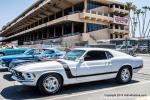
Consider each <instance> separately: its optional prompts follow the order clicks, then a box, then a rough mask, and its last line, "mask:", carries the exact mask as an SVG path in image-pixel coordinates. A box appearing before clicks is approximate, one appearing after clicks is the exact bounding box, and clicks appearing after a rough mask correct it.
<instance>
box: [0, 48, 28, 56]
mask: <svg viewBox="0 0 150 100" xmlns="http://www.w3.org/2000/svg"><path fill="white" fill-rule="evenodd" d="M26 50H27V49H23V48H17V49H1V50H0V57H1V56H7V55H16V54H22V53H24V52H25V51H26Z"/></svg>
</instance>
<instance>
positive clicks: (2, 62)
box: [0, 59, 6, 67]
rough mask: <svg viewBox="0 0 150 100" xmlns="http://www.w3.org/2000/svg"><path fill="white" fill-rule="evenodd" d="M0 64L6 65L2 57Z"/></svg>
mask: <svg viewBox="0 0 150 100" xmlns="http://www.w3.org/2000/svg"><path fill="white" fill-rule="evenodd" d="M0 65H1V66H2V67H6V64H5V62H4V61H3V60H2V59H1V60H0Z"/></svg>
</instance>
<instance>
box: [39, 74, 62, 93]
mask: <svg viewBox="0 0 150 100" xmlns="http://www.w3.org/2000/svg"><path fill="white" fill-rule="evenodd" d="M37 86H38V88H39V90H40V92H41V93H42V94H46V95H50V94H55V93H57V92H58V91H59V90H60V89H61V87H62V79H61V77H60V76H59V75H57V74H47V75H44V76H42V77H41V78H40V79H39V81H38V84H37Z"/></svg>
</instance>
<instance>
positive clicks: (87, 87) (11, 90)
mask: <svg viewBox="0 0 150 100" xmlns="http://www.w3.org/2000/svg"><path fill="white" fill-rule="evenodd" d="M138 82H139V81H135V80H132V81H131V83H129V84H134V83H138ZM127 85H128V84H127ZM119 86H122V85H120V84H117V83H116V82H115V80H114V79H110V80H103V81H97V82H90V83H82V84H76V85H69V86H65V87H63V88H62V90H61V92H59V93H58V94H55V95H52V98H53V97H56V96H62V95H68V94H72V93H78V92H87V91H93V90H99V89H106V88H110V87H119ZM1 95H2V96H3V97H4V98H5V99H37V98H39V99H40V98H43V97H47V96H45V95H42V94H41V93H40V92H39V90H38V89H37V88H36V87H27V86H24V85H16V86H10V87H7V88H4V89H3V90H2V91H1Z"/></svg>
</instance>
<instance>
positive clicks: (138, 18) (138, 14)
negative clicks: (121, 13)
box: [136, 9, 142, 37]
mask: <svg viewBox="0 0 150 100" xmlns="http://www.w3.org/2000/svg"><path fill="white" fill-rule="evenodd" d="M141 13H142V11H141V9H137V10H136V15H137V20H138V25H139V34H140V37H142V34H141V21H140V14H141Z"/></svg>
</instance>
